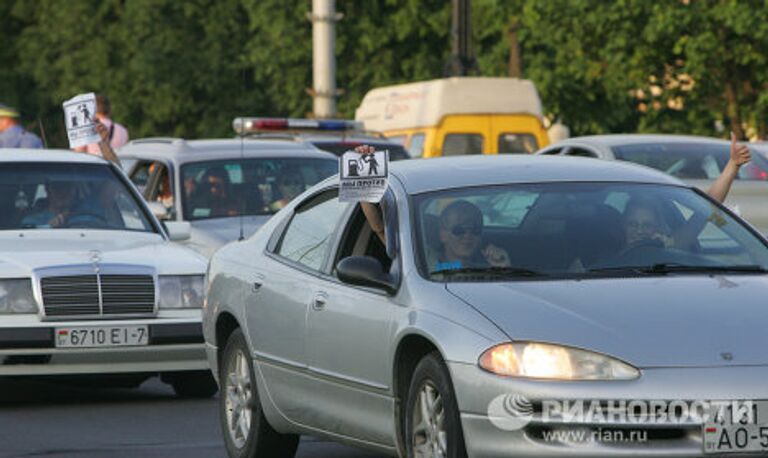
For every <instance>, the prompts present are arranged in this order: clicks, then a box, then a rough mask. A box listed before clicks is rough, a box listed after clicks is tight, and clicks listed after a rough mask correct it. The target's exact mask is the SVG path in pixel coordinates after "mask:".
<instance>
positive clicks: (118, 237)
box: [0, 150, 208, 376]
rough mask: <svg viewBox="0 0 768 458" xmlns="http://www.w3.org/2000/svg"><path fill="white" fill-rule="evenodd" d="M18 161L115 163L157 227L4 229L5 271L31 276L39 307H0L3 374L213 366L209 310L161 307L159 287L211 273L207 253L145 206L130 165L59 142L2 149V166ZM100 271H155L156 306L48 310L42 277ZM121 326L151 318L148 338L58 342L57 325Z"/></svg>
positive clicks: (78, 300)
mask: <svg viewBox="0 0 768 458" xmlns="http://www.w3.org/2000/svg"><path fill="white" fill-rule="evenodd" d="M16 162H35V163H44V162H53V163H64V164H80V163H85V164H104V165H105V166H109V167H112V168H113V169H114V170H115V171H116V173H118V176H120V177H122V178H121V179H122V181H124V185H125V186H126V187H127V188H128V189H130V192H131V193H133V194H134V196H135V198H136V200H137V202H138V203H139V204H140V205H142V207H143V211H144V212H145V214H146V216H147V218H148V219H150V221H151V223H152V225H153V227H154V230H155V231H154V232H136V231H127V230H124V231H117V230H96V229H31V230H0V279H26V278H30V279H31V280H32V291H33V294H34V298H35V302H36V306H37V310H38V312H37V313H34V314H32V313H28V314H2V315H0V376H5V375H52V374H106V373H109V374H112V373H137V372H139V373H145V372H146V373H150V372H160V371H163V372H165V371H200V370H204V369H206V368H207V367H208V364H207V361H206V358H205V352H204V346H203V342H202V329H201V310H200V309H173V310H171V309H160V308H159V305H158V302H159V298H158V297H159V290H158V287H157V284H158V279H159V277H160V276H165V275H174V276H175V275H195V276H203V275H205V269H206V260H205V258H204V257H202V256H201V255H199V254H197V253H195V252H193V251H192V250H189V249H187V248H184V247H181V246H179V245H177V244H175V243H172V242H171V241H170V240H169V238H168V235H167V234H166V233H165V231H164V230H163V229H162V227H161V226H160V223H159V222H158V221H157V220H156V219H155V218H154V217H152V215H151V214H150V213H149V210H148V209H147V208H146V207H145V206H143V201H142V199H141V197H140V196H139V195H138V193H137V192H136V190H135V189H134V188H133V186H132V185H131V184H130V182H129V181H128V178H127V177H125V176H124V175H123V172H122V171H121V170H120V169H119V168H117V167H114V166H113V165H110V164H108V163H107V162H106V161H104V160H102V159H101V158H97V157H95V156H91V155H87V154H82V153H72V152H67V151H55V150H46V151H40V150H0V167H2V166H3V164H8V163H16ZM98 274H117V275H123V274H141V275H151V276H152V277H153V279H154V284H155V286H154V290H153V291H151V292H152V293H154V296H155V307H154V311H152V313H149V314H147V313H143V314H142V316H141V317H130V318H127V317H124V316H120V314H112V315H106V314H105V315H104V316H97V317H93V316H82V313H80V312H76V311H70V312H67V314H66V316H56V317H52V316H48V315H47V314H46V307H45V306H44V302H45V299H44V296H43V293H42V287H41V279H42V278H44V277H69V276H73V275H82V276H93V277H95V276H97V275H98ZM97 281H98V280H97ZM124 292H125V291H124ZM70 293H72V290H70ZM99 294H100V295H101V293H99ZM100 300H101V299H100ZM83 301H84V298H83V297H82V296H77V295H76V294H75V295H74V296H73V302H72V303H71V306H72V307H73V308H77V307H78V306H79V305H82V304H83ZM81 316H82V317H81ZM116 326H117V327H119V326H147V327H148V329H149V342H148V344H147V345H142V346H121V347H109V346H105V347H100V348H58V346H57V345H56V343H55V339H56V332H57V330H60V329H71V328H93V327H96V328H108V327H116Z"/></svg>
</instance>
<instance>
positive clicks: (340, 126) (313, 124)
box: [232, 118, 363, 135]
mask: <svg viewBox="0 0 768 458" xmlns="http://www.w3.org/2000/svg"><path fill="white" fill-rule="evenodd" d="M232 128H233V129H235V132H237V133H238V134H239V135H247V134H250V133H256V132H264V131H280V130H288V131H290V130H326V131H329V130H333V131H345V130H363V123H362V122H359V121H349V120H346V119H293V118H235V120H234V121H232Z"/></svg>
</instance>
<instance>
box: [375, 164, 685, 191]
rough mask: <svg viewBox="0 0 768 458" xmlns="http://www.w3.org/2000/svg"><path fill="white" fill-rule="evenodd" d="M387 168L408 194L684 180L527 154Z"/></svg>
mask: <svg viewBox="0 0 768 458" xmlns="http://www.w3.org/2000/svg"><path fill="white" fill-rule="evenodd" d="M390 170H391V172H392V175H394V176H395V177H396V178H397V179H398V180H399V181H400V182H401V183H402V184H403V186H404V187H405V190H406V192H407V193H408V194H419V193H422V192H428V191H436V190H440V189H448V188H458V187H469V186H484V185H497V184H510V183H542V182H580V181H584V182H586V181H609V182H633V183H655V184H671V185H683V186H684V184H683V183H682V182H681V181H680V180H678V179H676V178H674V177H672V176H669V175H667V174H665V173H662V172H659V171H657V170H654V169H651V168H649V167H645V166H641V165H636V164H631V163H627V162H618V161H602V160H599V159H591V158H583V157H564V156H534V155H527V154H510V155H477V156H456V157H443V158H431V159H416V160H410V161H399V162H393V163H392V164H390Z"/></svg>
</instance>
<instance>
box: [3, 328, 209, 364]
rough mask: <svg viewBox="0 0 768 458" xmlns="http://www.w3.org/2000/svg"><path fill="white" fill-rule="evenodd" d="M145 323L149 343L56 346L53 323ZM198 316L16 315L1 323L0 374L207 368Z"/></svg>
mask: <svg viewBox="0 0 768 458" xmlns="http://www.w3.org/2000/svg"><path fill="white" fill-rule="evenodd" d="M128 325H146V326H148V328H149V344H148V345H143V346H130V347H129V346H123V347H100V348H56V346H55V343H54V331H55V329H56V328H57V327H77V326H128ZM207 369H208V362H207V360H206V357H205V345H204V343H203V332H202V325H201V323H200V319H199V318H192V319H190V318H181V317H178V318H177V317H170V318H154V319H137V320H103V321H101V320H98V321H77V322H75V321H67V322H55V323H52V322H39V321H35V322H29V321H26V320H22V319H21V317H13V319H7V320H4V322H3V323H2V325H1V326H0V376H10V375H59V374H116V373H136V372H150V373H151V372H171V371H191V370H207Z"/></svg>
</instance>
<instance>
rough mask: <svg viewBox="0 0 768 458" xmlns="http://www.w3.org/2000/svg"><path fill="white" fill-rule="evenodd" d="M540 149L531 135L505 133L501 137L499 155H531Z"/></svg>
mask: <svg viewBox="0 0 768 458" xmlns="http://www.w3.org/2000/svg"><path fill="white" fill-rule="evenodd" d="M537 149H539V144H538V142H536V137H534V136H533V135H531V134H516V133H511V132H507V133H503V134H501V135H499V154H510V153H511V154H529V153H533V152H534V151H536V150H537Z"/></svg>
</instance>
